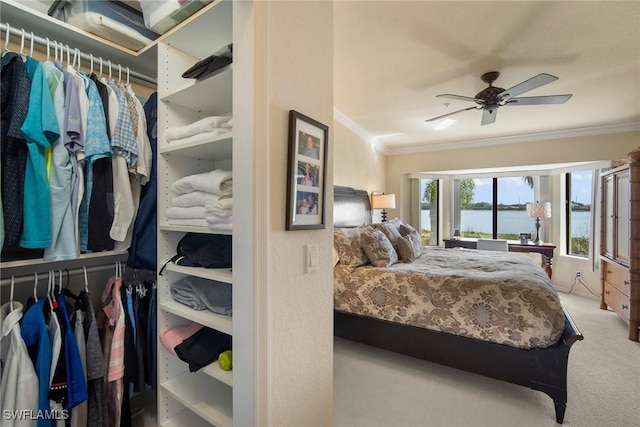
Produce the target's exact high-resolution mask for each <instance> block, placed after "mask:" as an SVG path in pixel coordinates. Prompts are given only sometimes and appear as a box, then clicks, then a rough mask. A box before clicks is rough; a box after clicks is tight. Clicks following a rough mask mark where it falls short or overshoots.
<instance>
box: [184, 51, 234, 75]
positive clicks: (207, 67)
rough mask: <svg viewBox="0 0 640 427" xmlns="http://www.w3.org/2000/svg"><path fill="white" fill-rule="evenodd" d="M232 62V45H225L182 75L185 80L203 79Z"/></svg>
mask: <svg viewBox="0 0 640 427" xmlns="http://www.w3.org/2000/svg"><path fill="white" fill-rule="evenodd" d="M232 62H233V44H230V45H227V46H225V47H223V48H222V49H220V50H219V51H217V52H215V53H214V54H213V55H211V56H208V57H206V58H204V59H202V60H200V61H198V62H196V63H195V64H194V65H192V66H191V67H189V69H188V70H187V71H185V72H184V73H182V77H184V78H185V79H204V78H205V77H208V76H210V75H212V74H214V73H215V72H216V71H218V70H220V69H222V68H224V67H226V66H227V65H229V64H231V63H232Z"/></svg>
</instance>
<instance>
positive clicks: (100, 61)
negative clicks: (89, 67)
mask: <svg viewBox="0 0 640 427" xmlns="http://www.w3.org/2000/svg"><path fill="white" fill-rule="evenodd" d="M100 78H102V56H101V57H100Z"/></svg>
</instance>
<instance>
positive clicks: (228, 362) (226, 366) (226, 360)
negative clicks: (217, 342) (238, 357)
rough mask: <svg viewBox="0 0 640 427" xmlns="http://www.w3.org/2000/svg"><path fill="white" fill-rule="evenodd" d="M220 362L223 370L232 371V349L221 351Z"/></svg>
mask: <svg viewBox="0 0 640 427" xmlns="http://www.w3.org/2000/svg"><path fill="white" fill-rule="evenodd" d="M218 363H219V364H220V369H222V370H223V371H230V370H231V368H232V366H233V353H232V352H231V350H227V351H223V352H222V353H220V356H218Z"/></svg>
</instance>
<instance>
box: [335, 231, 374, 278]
mask: <svg viewBox="0 0 640 427" xmlns="http://www.w3.org/2000/svg"><path fill="white" fill-rule="evenodd" d="M371 230H373V228H372V227H371V226H369V225H363V226H360V227H355V228H336V229H334V230H333V247H334V248H335V249H336V252H338V258H339V259H340V264H342V265H344V266H345V267H346V268H347V269H348V270H349V271H353V270H355V269H356V268H357V267H360V266H361V265H365V264H369V258H367V255H366V254H365V253H364V251H363V250H362V234H363V233H366V232H370V231H371Z"/></svg>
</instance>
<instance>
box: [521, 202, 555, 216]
mask: <svg viewBox="0 0 640 427" xmlns="http://www.w3.org/2000/svg"><path fill="white" fill-rule="evenodd" d="M527 216H528V217H531V218H551V203H550V202H535V203H527Z"/></svg>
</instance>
